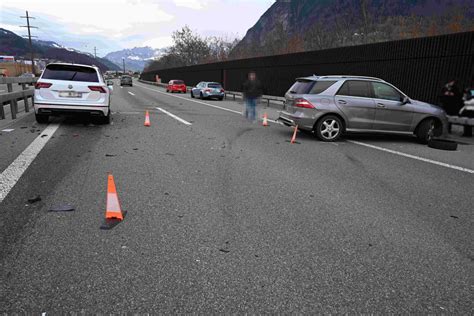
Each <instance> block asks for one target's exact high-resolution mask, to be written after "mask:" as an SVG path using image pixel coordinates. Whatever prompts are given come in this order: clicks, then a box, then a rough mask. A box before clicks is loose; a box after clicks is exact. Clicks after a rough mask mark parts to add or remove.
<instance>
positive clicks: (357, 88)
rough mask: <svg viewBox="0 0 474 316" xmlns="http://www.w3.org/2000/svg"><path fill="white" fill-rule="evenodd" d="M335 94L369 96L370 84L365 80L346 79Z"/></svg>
mask: <svg viewBox="0 0 474 316" xmlns="http://www.w3.org/2000/svg"><path fill="white" fill-rule="evenodd" d="M337 95H346V96H351V97H363V98H370V97H371V95H370V85H369V82H367V81H359V80H348V81H346V82H344V84H343V85H342V87H341V88H340V89H339V91H338V92H337Z"/></svg>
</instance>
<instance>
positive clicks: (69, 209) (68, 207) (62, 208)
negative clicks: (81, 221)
mask: <svg viewBox="0 0 474 316" xmlns="http://www.w3.org/2000/svg"><path fill="white" fill-rule="evenodd" d="M74 210H75V208H74V206H72V205H69V204H64V205H54V206H52V207H50V208H49V212H72V211H74Z"/></svg>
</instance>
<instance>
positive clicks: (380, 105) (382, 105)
mask: <svg viewBox="0 0 474 316" xmlns="http://www.w3.org/2000/svg"><path fill="white" fill-rule="evenodd" d="M377 106H378V107H379V108H384V107H385V104H383V103H377Z"/></svg>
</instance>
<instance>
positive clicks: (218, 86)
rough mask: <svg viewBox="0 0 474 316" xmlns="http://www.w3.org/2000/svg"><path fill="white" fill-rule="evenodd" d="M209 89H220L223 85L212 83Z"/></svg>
mask: <svg viewBox="0 0 474 316" xmlns="http://www.w3.org/2000/svg"><path fill="white" fill-rule="evenodd" d="M207 86H208V87H209V88H220V87H221V85H220V84H218V83H210V84H208V85H207Z"/></svg>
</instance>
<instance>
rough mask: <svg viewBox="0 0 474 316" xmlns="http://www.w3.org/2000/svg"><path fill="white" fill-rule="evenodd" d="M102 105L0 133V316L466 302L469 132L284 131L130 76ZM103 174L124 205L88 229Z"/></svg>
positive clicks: (379, 308)
mask: <svg viewBox="0 0 474 316" xmlns="http://www.w3.org/2000/svg"><path fill="white" fill-rule="evenodd" d="M112 104H113V111H114V113H113V116H112V117H113V124H112V125H94V124H90V121H88V120H83V119H71V118H67V119H54V120H52V122H51V123H50V125H49V126H48V127H47V126H46V125H38V124H36V123H35V121H34V115H32V114H28V115H25V116H24V117H22V118H21V120H18V121H16V122H15V123H13V124H11V125H10V126H9V129H13V130H10V131H7V132H5V131H2V132H0V134H1V135H0V171H2V172H3V174H5V170H10V171H11V172H12V174H13V176H11V177H10V178H8V179H6V178H5V177H4V178H3V179H4V183H0V186H2V187H1V188H2V189H1V190H3V195H4V198H3V201H2V200H0V219H1V220H0V258H1V266H0V271H1V274H0V312H7V313H13V312H14V313H36V314H38V313H46V314H55V313H65V312H75V313H92V312H103V313H109V312H155V313H157V312H160V313H202V314H207V313H285V314H287V313H317V312H319V313H397V314H399V313H452V314H472V313H473V312H474V303H473V298H474V297H473V293H474V282H473V276H474V271H473V267H474V264H473V259H474V248H473V240H474V238H473V237H474V236H473V232H474V229H473V208H474V207H473V194H474V181H473V180H474V174H473V172H474V171H473V170H474V159H473V157H474V144H473V142H472V140H469V139H466V142H465V143H463V144H460V145H459V148H458V151H456V152H445V151H440V150H436V149H431V148H428V147H426V146H422V145H420V144H417V143H416V142H415V141H414V139H412V138H409V137H387V136H351V137H348V138H345V139H343V140H341V141H339V142H337V143H333V144H329V143H323V142H320V141H318V140H316V139H315V138H313V137H312V136H311V135H308V134H304V133H298V136H297V141H298V142H299V143H297V144H290V143H289V140H290V138H291V136H292V129H291V128H289V127H285V126H282V125H280V124H276V123H274V122H270V126H268V127H263V126H261V124H260V123H259V124H253V123H250V122H247V121H246V120H245V119H244V118H243V117H242V115H241V114H240V113H241V112H242V110H243V105H242V104H241V103H239V102H233V101H213V100H204V101H202V100H196V99H191V98H190V96H189V94H187V95H184V94H169V93H165V91H164V89H162V88H159V87H154V86H150V85H146V84H143V83H138V82H136V83H135V84H134V86H133V87H123V88H120V87H119V86H117V82H116V85H115V91H114V95H113V100H112ZM158 108H159V109H158ZM145 110H149V112H150V118H151V126H150V127H144V126H143V122H144V111H145ZM263 111H267V113H268V114H269V117H270V119H275V118H276V117H277V112H276V110H275V109H273V108H268V109H265V108H261V109H260V114H262V113H263ZM43 146H44V147H43ZM22 153H23V154H22ZM18 157H21V159H23V160H24V161H23V160H22V161H23V162H21V161H20V162H18V159H19V158H18ZM21 159H20V160H21ZM25 161H26V162H25ZM22 163H23V165H22ZM24 163H31V164H30V165H29V167H28V168H26V167H25V165H24ZM12 165H13V167H11V166H12ZM9 166H10V167H9ZM22 166H23V167H22ZM9 168H10V169H9ZM22 168H23V169H22ZM12 170H13V171H12ZM21 170H24V172H23V173H21ZM108 172H110V173H112V174H113V176H114V179H115V183H116V186H117V192H118V196H119V199H120V203H121V205H122V208H123V210H125V211H127V215H126V217H125V219H124V221H122V222H121V223H120V224H118V225H117V226H116V227H114V228H113V229H111V230H101V229H100V225H101V224H102V221H103V218H104V213H105V208H106V190H107V173H108ZM20 175H21V177H20ZM15 177H17V178H18V179H16V178H15ZM7 182H8V183H10V184H11V185H10V187H11V189H9V188H10V187H8V185H7ZM5 188H6V189H5ZM6 193H8V194H7V195H6ZM0 194H1V191H0ZM1 196H2V195H0V199H1ZM37 196H40V198H41V200H40V201H36V202H28V200H29V199H34V198H35V197H37ZM66 204H69V205H72V206H74V208H75V211H73V212H49V211H48V210H49V209H51V207H53V206H63V205H66Z"/></svg>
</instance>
